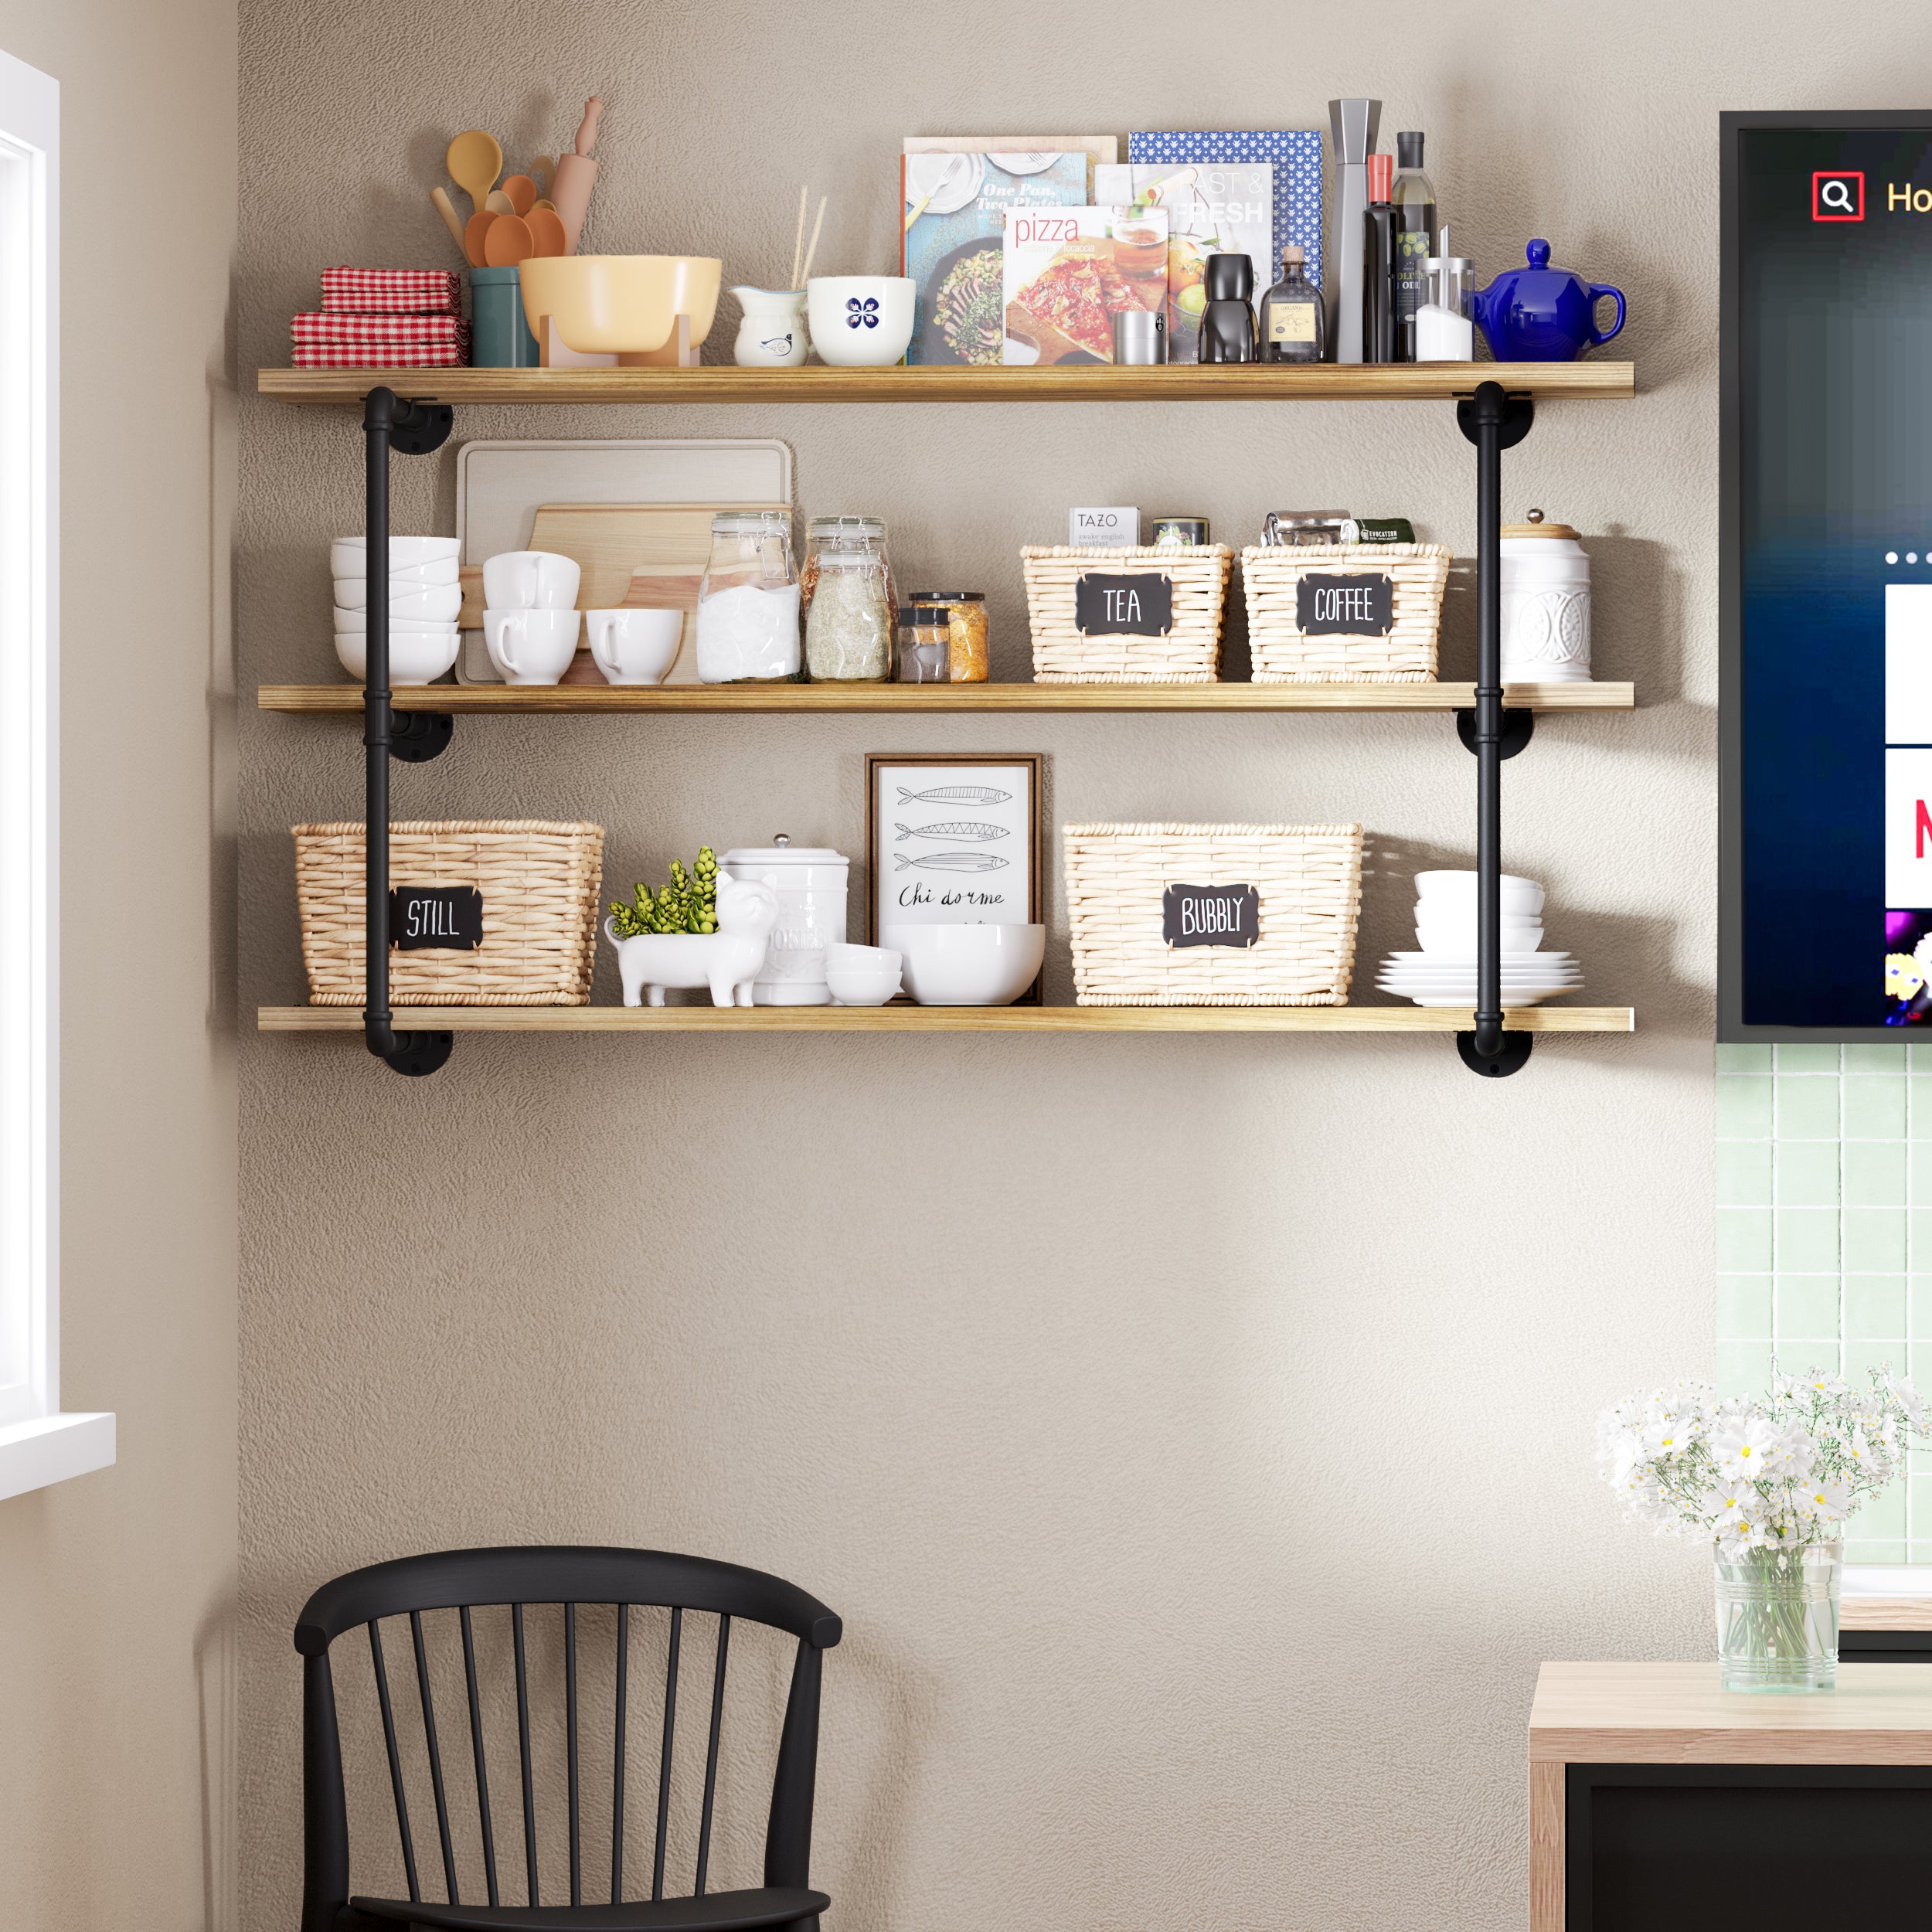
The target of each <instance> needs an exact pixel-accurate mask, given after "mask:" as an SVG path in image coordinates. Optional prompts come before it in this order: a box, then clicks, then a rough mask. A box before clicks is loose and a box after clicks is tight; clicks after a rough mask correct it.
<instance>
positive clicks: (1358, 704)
mask: <svg viewBox="0 0 1932 1932" xmlns="http://www.w3.org/2000/svg"><path fill="white" fill-rule="evenodd" d="M255 701H256V703H257V706H259V707H260V709H262V710H264V711H287V712H301V713H310V714H311V715H317V714H319V715H342V714H345V713H349V714H359V713H360V712H361V710H362V686H361V685H354V684H264V685H258V686H257V688H256V694H255ZM1475 701H1476V692H1475V685H1473V684H1461V683H1427V684H1226V683H1223V684H673V685H609V684H559V685H501V684H424V685H398V686H397V687H396V691H395V694H394V697H393V705H394V707H395V709H396V710H398V711H434V712H444V713H454V712H463V713H473V714H481V715H488V714H490V713H585V712H595V713H624V714H631V713H640V714H644V715H650V714H653V713H659V714H662V713H690V712H709V713H718V714H721V715H723V716H731V715H733V714H739V715H742V714H744V713H763V712H812V711H816V712H830V713H897V714H900V715H904V716H911V715H913V714H916V713H947V714H958V713H974V712H1055V711H1112V712H1122V711H1193V712H1202V711H1222V712H1283V711H1429V712H1442V711H1466V710H1468V709H1470V708H1471V706H1473V705H1474V704H1475ZM1636 702H1637V697H1636V691H1635V688H1634V686H1633V685H1628V684H1618V683H1607V682H1606V683H1590V682H1573V683H1569V684H1512V685H1505V686H1504V687H1503V703H1504V705H1505V706H1506V707H1508V708H1509V709H1514V710H1527V711H1629V710H1631V709H1634V708H1635V706H1636Z"/></svg>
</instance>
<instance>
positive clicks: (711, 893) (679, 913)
mask: <svg viewBox="0 0 1932 1932" xmlns="http://www.w3.org/2000/svg"><path fill="white" fill-rule="evenodd" d="M611 923H612V924H613V925H614V927H616V928H617V937H619V938H620V939H636V938H638V937H641V936H642V935H643V934H645V933H715V932H716V930H718V855H717V854H716V852H713V850H712V849H711V848H710V847H709V845H706V846H704V847H702V849H700V850H699V853H698V856H697V859H696V861H695V862H693V864H692V868H691V869H690V870H689V872H686V871H685V869H684V865H683V862H682V860H680V859H672V862H671V883H670V884H669V885H668V886H659V887H658V889H656V890H655V892H654V891H653V890H652V889H651V887H650V886H646V885H644V884H641V883H640V884H638V885H637V886H634V887H633V888H632V889H631V897H630V898H629V899H628V900H622V899H614V900H611Z"/></svg>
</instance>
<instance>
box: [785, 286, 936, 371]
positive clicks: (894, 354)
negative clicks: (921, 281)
mask: <svg viewBox="0 0 1932 1932" xmlns="http://www.w3.org/2000/svg"><path fill="white" fill-rule="evenodd" d="M805 306H806V308H807V311H808V314H809V315H810V317H811V345H812V347H813V348H814V349H816V350H818V354H819V357H820V359H821V361H824V362H830V363H832V365H833V366H835V367H836V368H839V369H886V368H889V367H890V366H892V365H893V363H894V362H897V361H898V360H899V359H900V356H902V355H904V354H905V352H906V344H907V343H908V342H910V341H911V340H912V338H913V284H912V283H911V281H910V280H909V279H908V278H907V277H905V276H903V275H815V276H813V277H811V280H810V281H808V282H807V283H806V284H805Z"/></svg>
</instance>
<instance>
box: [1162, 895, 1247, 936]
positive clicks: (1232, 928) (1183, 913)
mask: <svg viewBox="0 0 1932 1932" xmlns="http://www.w3.org/2000/svg"><path fill="white" fill-rule="evenodd" d="M1161 937H1162V938H1163V939H1165V940H1166V941H1167V943H1168V944H1169V945H1170V946H1252V945H1253V944H1254V942H1255V941H1256V940H1257V939H1259V938H1260V937H1261V895H1260V893H1258V892H1257V891H1256V890H1255V889H1254V888H1253V886H1168V889H1167V890H1166V891H1165V892H1164V893H1162V895H1161Z"/></svg>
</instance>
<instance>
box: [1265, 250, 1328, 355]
mask: <svg viewBox="0 0 1932 1932" xmlns="http://www.w3.org/2000/svg"><path fill="white" fill-rule="evenodd" d="M1327 349H1328V306H1327V304H1325V302H1324V301H1322V299H1321V290H1320V289H1318V288H1317V287H1315V284H1314V283H1313V282H1311V281H1309V280H1308V277H1307V276H1306V275H1305V274H1303V273H1302V270H1301V249H1300V247H1298V245H1297V244H1296V243H1293V242H1291V243H1289V244H1288V245H1287V247H1286V248H1284V249H1283V250H1282V251H1281V280H1280V281H1278V282H1277V283H1276V284H1275V285H1274V287H1272V288H1271V289H1270V290H1269V291H1268V292H1267V294H1265V295H1264V296H1263V297H1262V298H1261V359H1262V361H1263V362H1320V361H1321V359H1322V357H1323V355H1324V354H1325V352H1326V351H1327Z"/></svg>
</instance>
